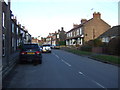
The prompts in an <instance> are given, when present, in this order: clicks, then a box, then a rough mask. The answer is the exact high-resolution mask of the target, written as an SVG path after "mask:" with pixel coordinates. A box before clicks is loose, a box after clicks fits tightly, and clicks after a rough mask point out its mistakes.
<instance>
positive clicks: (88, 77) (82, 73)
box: [78, 72, 105, 88]
mask: <svg viewBox="0 0 120 90" xmlns="http://www.w3.org/2000/svg"><path fill="white" fill-rule="evenodd" d="M78 73H79V74H81V75H83V76H85V77H86V78H88V79H90V78H89V77H88V76H86V75H85V74H84V73H82V72H78ZM90 80H91V81H92V82H93V83H95V84H97V85H98V86H100V87H102V88H105V87H104V86H103V85H101V84H100V83H98V82H96V81H95V80H92V79H90Z"/></svg>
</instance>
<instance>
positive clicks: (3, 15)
mask: <svg viewBox="0 0 120 90" xmlns="http://www.w3.org/2000/svg"><path fill="white" fill-rule="evenodd" d="M2 26H3V27H5V13H4V12H3V13H2Z"/></svg>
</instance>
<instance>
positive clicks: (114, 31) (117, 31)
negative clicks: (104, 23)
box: [99, 25, 120, 38]
mask: <svg viewBox="0 0 120 90" xmlns="http://www.w3.org/2000/svg"><path fill="white" fill-rule="evenodd" d="M111 36H120V25H118V26H113V27H112V28H110V29H108V30H107V31H106V32H105V33H103V34H102V35H100V36H99V38H101V37H111Z"/></svg>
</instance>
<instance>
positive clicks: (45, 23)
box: [11, 0, 119, 37]
mask: <svg viewBox="0 0 120 90" xmlns="http://www.w3.org/2000/svg"><path fill="white" fill-rule="evenodd" d="M11 1H12V2H11V10H12V12H13V14H14V15H15V16H17V19H18V22H20V23H21V24H22V25H24V26H25V27H26V28H27V29H28V31H29V33H30V34H31V35H32V36H34V37H37V36H42V37H46V36H47V35H48V34H49V33H54V32H55V31H58V29H61V27H64V30H65V31H69V30H70V29H72V28H73V23H74V24H80V20H81V19H82V18H85V19H87V20H89V19H91V18H92V17H93V13H94V12H95V11H96V12H100V13H101V18H102V19H103V20H104V21H106V22H107V23H108V24H110V25H111V26H115V25H118V1H119V0H11Z"/></svg>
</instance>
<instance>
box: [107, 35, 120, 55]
mask: <svg viewBox="0 0 120 90" xmlns="http://www.w3.org/2000/svg"><path fill="white" fill-rule="evenodd" d="M108 53H109V54H112V55H120V37H116V38H113V39H111V40H110V42H109V43H108Z"/></svg>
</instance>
